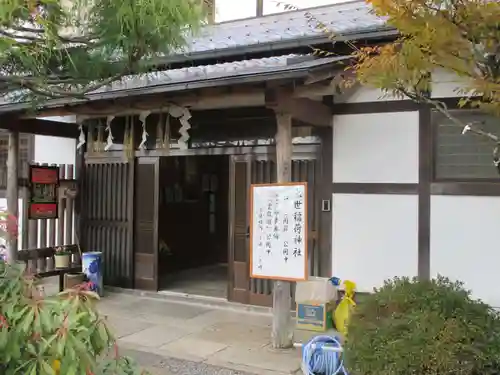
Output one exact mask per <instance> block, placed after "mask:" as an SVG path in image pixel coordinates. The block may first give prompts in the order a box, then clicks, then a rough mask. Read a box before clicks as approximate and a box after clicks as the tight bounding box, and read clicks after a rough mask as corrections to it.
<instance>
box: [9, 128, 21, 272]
mask: <svg viewBox="0 0 500 375" xmlns="http://www.w3.org/2000/svg"><path fill="white" fill-rule="evenodd" d="M18 164H19V132H18V131H11V132H9V148H8V154H7V212H8V214H9V215H12V216H13V217H15V218H16V220H17V219H19V186H18V181H17V177H18V175H19V172H18ZM6 220H7V262H9V263H10V264H14V263H15V262H16V261H17V250H18V243H17V234H13V233H12V229H13V228H12V226H11V225H12V223H11V222H10V218H6Z"/></svg>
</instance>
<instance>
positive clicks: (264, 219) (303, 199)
mask: <svg viewBox="0 0 500 375" xmlns="http://www.w3.org/2000/svg"><path fill="white" fill-rule="evenodd" d="M250 201H251V210H250V215H251V216H250V275H251V277H253V278H261V279H274V280H288V281H297V280H306V279H307V276H308V270H307V184H306V183H305V182H301V183H290V184H266V185H252V186H251V190H250Z"/></svg>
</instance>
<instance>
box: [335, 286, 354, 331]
mask: <svg viewBox="0 0 500 375" xmlns="http://www.w3.org/2000/svg"><path fill="white" fill-rule="evenodd" d="M343 285H344V290H345V294H344V297H342V301H340V303H339V304H338V305H337V308H336V309H335V313H334V314H333V317H334V323H335V328H336V329H337V331H338V332H339V333H340V334H342V335H343V336H344V337H346V336H347V325H348V323H349V318H350V317H351V312H352V309H353V308H354V307H355V306H356V302H354V293H355V290H356V284H355V283H354V282H352V281H349V280H346V281H344V282H343Z"/></svg>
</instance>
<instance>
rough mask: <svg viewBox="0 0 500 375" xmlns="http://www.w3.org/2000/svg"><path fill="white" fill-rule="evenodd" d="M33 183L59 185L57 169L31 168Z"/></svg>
mask: <svg viewBox="0 0 500 375" xmlns="http://www.w3.org/2000/svg"><path fill="white" fill-rule="evenodd" d="M31 182H32V183H36V184H57V183H58V182H59V175H58V170H57V169H56V168H37V167H31Z"/></svg>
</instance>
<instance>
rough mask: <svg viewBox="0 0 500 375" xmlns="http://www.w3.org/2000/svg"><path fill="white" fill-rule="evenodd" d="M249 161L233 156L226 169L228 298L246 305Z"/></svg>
mask: <svg viewBox="0 0 500 375" xmlns="http://www.w3.org/2000/svg"><path fill="white" fill-rule="evenodd" d="M249 172H250V170H249V161H248V159H247V158H246V157H244V156H242V157H238V156H234V157H232V158H231V159H230V168H229V254H228V264H229V283H228V299H229V300H230V301H234V302H240V303H248V289H249V265H248V258H249V254H248V237H247V233H248V217H247V216H248V215H247V212H248V189H249V182H250V181H249V178H248V177H249V176H248V175H249Z"/></svg>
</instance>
